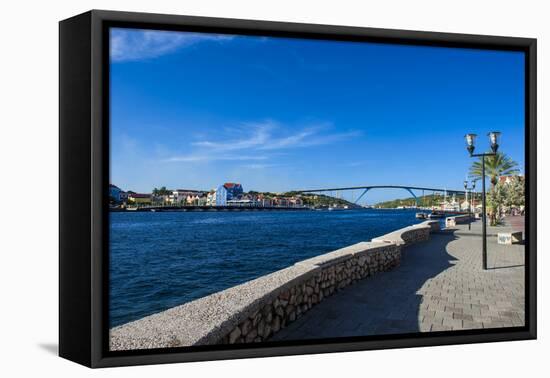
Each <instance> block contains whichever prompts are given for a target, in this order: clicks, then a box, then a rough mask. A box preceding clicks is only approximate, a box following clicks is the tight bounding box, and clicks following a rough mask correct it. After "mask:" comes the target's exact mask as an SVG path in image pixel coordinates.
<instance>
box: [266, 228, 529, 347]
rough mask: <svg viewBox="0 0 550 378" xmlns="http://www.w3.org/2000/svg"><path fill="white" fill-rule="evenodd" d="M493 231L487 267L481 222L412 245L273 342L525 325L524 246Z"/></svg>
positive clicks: (490, 229) (292, 325) (295, 324)
mask: <svg viewBox="0 0 550 378" xmlns="http://www.w3.org/2000/svg"><path fill="white" fill-rule="evenodd" d="M510 229H511V228H510V227H509V226H508V227H499V228H489V230H488V234H489V240H488V245H489V246H488V250H489V254H488V265H489V268H490V270H487V271H483V270H482V269H481V227H480V222H477V223H474V224H472V229H471V231H469V230H468V226H467V225H461V226H457V227H456V228H455V230H454V231H447V232H441V233H437V234H432V235H431V240H430V241H428V242H424V243H420V244H416V245H413V246H411V247H408V248H406V249H405V250H404V251H403V257H402V261H401V266H400V267H399V268H397V269H394V270H392V271H390V272H385V273H381V274H379V275H376V276H374V277H370V278H367V279H365V280H362V281H359V282H357V283H355V284H354V285H353V286H350V287H348V288H346V289H344V290H343V291H342V292H340V293H337V294H336V295H333V296H331V297H330V298H327V299H326V300H325V301H323V302H322V303H320V304H319V305H317V306H316V307H315V308H313V309H312V310H311V311H309V312H307V313H306V314H305V315H303V316H302V317H301V318H300V319H298V320H297V321H295V322H294V323H292V324H290V325H289V326H288V327H287V328H285V329H283V330H281V331H280V332H279V333H277V334H276V335H275V336H274V337H273V340H293V339H294V340H295V339H314V338H329V337H342V336H364V335H379V334H389V333H412V332H429V331H442V330H462V329H474V328H496V327H512V326H523V325H524V322H525V316H524V308H525V302H524V293H525V288H524V268H525V267H524V249H525V247H524V246H523V245H507V246H506V245H498V244H497V243H496V233H497V232H503V231H506V230H510Z"/></svg>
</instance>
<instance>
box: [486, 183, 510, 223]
mask: <svg viewBox="0 0 550 378" xmlns="http://www.w3.org/2000/svg"><path fill="white" fill-rule="evenodd" d="M507 189H508V188H507V185H506V184H501V183H497V184H496V185H495V186H493V187H492V188H491V190H490V191H489V193H488V194H487V215H488V216H489V224H490V225H491V226H496V225H497V224H499V222H500V221H501V215H502V210H503V207H504V206H506V202H507V197H508V190H507Z"/></svg>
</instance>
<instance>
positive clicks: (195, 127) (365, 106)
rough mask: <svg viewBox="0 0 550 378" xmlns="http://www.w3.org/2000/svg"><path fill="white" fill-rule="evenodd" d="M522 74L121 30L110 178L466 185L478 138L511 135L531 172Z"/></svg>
mask: <svg viewBox="0 0 550 378" xmlns="http://www.w3.org/2000/svg"><path fill="white" fill-rule="evenodd" d="M523 70H524V56H523V54H522V53H518V52H500V51H499V52H496V51H483V50H471V49H456V48H455V49H451V48H436V47H419V46H401V45H389V44H370V43H369V44H367V43H354V42H335V41H316V40H303V39H287V38H271V37H251V36H231V35H215V34H194V33H182V32H165V31H146V30H132V29H112V30H111V182H112V183H114V184H116V185H118V186H120V187H121V188H123V189H125V190H134V191H137V192H150V191H151V190H152V188H153V187H160V186H166V187H168V188H189V189H205V190H206V189H210V188H214V187H216V186H218V185H219V184H221V183H223V182H227V181H236V182H240V183H242V184H243V187H244V189H245V190H259V191H286V190H293V189H309V188H320V187H334V186H356V185H371V184H372V185H383V184H388V185H413V186H429V187H441V188H453V189H460V188H461V187H462V182H463V180H464V178H465V176H466V174H467V171H468V167H469V166H470V164H471V163H472V159H471V158H469V157H468V154H467V152H466V150H465V147H464V139H463V136H464V134H465V133H467V132H474V133H477V134H478V135H479V136H480V137H479V138H478V143H477V144H478V149H479V150H483V149H485V148H488V144H489V143H488V139H487V138H486V137H485V135H486V134H487V132H489V131H491V130H499V131H501V132H502V141H501V150H502V151H503V152H505V153H506V154H508V155H509V156H510V157H512V158H513V159H514V160H516V161H517V162H518V163H520V168H521V170H522V171H523V164H524V137H523V130H524V129H523V128H524V93H523V88H524V76H523ZM408 196H409V195H408V193H406V192H394V191H372V192H369V194H368V198H367V199H366V200H367V202H368V203H374V202H376V201H380V200H385V199H389V198H395V197H408Z"/></svg>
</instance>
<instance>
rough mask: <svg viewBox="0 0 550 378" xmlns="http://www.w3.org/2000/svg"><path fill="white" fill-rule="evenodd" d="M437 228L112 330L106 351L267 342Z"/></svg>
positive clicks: (389, 238) (396, 236)
mask: <svg viewBox="0 0 550 378" xmlns="http://www.w3.org/2000/svg"><path fill="white" fill-rule="evenodd" d="M438 229H439V222H438V221H426V222H423V223H420V224H418V225H414V226H410V227H405V228H402V229H400V230H397V231H394V232H391V233H389V234H386V235H383V236H380V237H377V238H374V239H372V241H371V242H361V243H357V244H354V245H352V246H349V247H346V248H342V249H338V250H336V251H333V252H329V253H326V254H324V255H320V256H316V257H313V258H310V259H307V260H303V261H300V262H298V263H296V264H294V265H293V266H290V267H288V268H285V269H281V270H279V271H276V272H274V273H271V274H268V275H265V276H262V277H259V278H257V279H255V280H252V281H248V282H245V283H243V284H241V285H238V286H234V287H231V288H229V289H226V290H223V291H220V292H218V293H214V294H211V295H208V296H206V297H203V298H199V299H197V300H194V301H192V302H188V303H186V304H183V305H181V306H177V307H174V308H171V309H169V310H166V311H163V312H160V313H157V314H153V315H150V316H147V317H144V318H142V319H139V320H136V321H134V322H130V323H127V324H124V325H121V326H118V327H115V328H112V329H111V330H110V349H111V350H131V349H150V348H166V347H178V346H191V345H212V344H235V343H253V342H260V341H265V340H268V339H269V338H270V337H271V336H272V335H273V334H274V333H276V332H278V331H279V330H280V329H282V328H284V327H286V326H287V325H288V324H289V323H291V322H293V321H294V320H296V319H297V318H299V317H300V316H302V315H303V314H304V313H305V312H307V311H309V310H310V309H312V308H313V307H314V306H315V305H316V304H318V303H319V302H321V301H323V300H324V299H325V298H327V297H329V296H331V295H334V294H335V293H337V292H339V291H340V290H343V289H345V287H346V286H348V285H351V284H353V283H354V282H356V281H357V280H361V279H365V278H367V277H370V276H372V275H375V274H378V273H380V272H384V271H387V270H390V269H393V268H394V267H396V266H399V263H400V261H401V254H402V253H403V248H404V247H406V246H407V245H410V244H413V243H416V242H420V241H425V240H428V239H429V234H430V232H433V231H436V230H438ZM405 253H406V252H405Z"/></svg>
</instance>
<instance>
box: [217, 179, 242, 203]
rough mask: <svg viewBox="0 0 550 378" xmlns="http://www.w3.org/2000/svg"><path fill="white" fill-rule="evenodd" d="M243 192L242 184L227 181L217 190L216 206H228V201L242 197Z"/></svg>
mask: <svg viewBox="0 0 550 378" xmlns="http://www.w3.org/2000/svg"><path fill="white" fill-rule="evenodd" d="M243 193H244V191H243V187H242V185H241V184H238V183H233V182H226V183H225V184H223V185H220V186H219V187H218V189H217V190H216V206H227V201H232V200H238V199H241V198H242V195H243Z"/></svg>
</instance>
